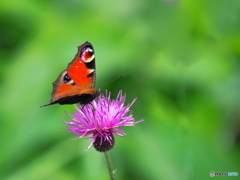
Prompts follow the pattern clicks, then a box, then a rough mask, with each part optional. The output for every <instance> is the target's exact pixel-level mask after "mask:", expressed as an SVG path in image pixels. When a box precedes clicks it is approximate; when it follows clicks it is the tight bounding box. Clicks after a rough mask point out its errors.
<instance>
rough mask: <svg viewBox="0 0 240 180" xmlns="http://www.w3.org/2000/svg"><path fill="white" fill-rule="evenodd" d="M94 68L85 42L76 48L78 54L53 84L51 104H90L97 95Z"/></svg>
mask: <svg viewBox="0 0 240 180" xmlns="http://www.w3.org/2000/svg"><path fill="white" fill-rule="evenodd" d="M95 84H96V68H95V55H94V49H93V46H92V44H91V43H89V42H85V43H84V44H82V45H81V46H79V47H78V52H77V54H76V56H75V57H74V59H73V60H72V62H71V63H69V64H68V67H67V69H66V70H64V71H63V72H62V73H61V74H60V75H59V77H58V78H57V80H56V81H55V82H53V92H52V99H51V102H50V103H49V104H46V105H43V106H41V107H44V106H48V105H52V104H57V103H59V104H75V103H80V104H81V105H85V104H88V103H90V102H92V100H94V99H95V98H96V97H97V96H98V95H99V94H100V91H99V90H95V89H94V88H95Z"/></svg>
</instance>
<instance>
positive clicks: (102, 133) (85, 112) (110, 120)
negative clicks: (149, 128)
mask: <svg viewBox="0 0 240 180" xmlns="http://www.w3.org/2000/svg"><path fill="white" fill-rule="evenodd" d="M110 95H111V93H110V92H108V91H106V96H104V95H103V94H101V95H100V96H99V98H98V99H96V100H94V101H92V102H91V103H90V104H87V105H84V106H78V107H77V106H75V108H76V110H77V111H76V112H75V113H74V114H73V115H70V114H68V115H69V116H70V117H71V118H72V120H71V121H70V122H67V121H64V123H65V124H68V125H69V127H68V128H65V129H69V130H70V132H71V133H75V134H76V136H78V138H75V139H79V138H82V137H85V139H92V141H91V143H90V145H89V146H88V148H87V149H86V150H88V149H89V148H90V147H91V146H92V145H94V147H95V149H96V150H97V151H100V152H104V151H108V150H110V149H112V148H113V146H114V143H115V139H114V136H113V135H114V134H115V135H117V136H126V135H127V134H126V133H124V130H121V129H118V127H120V126H135V124H137V123H139V122H142V121H143V120H140V121H134V118H133V115H132V114H131V111H130V107H131V106H132V105H133V103H134V102H135V101H136V99H134V100H133V101H132V103H131V104H128V105H127V106H124V103H125V99H126V95H122V91H119V93H118V96H117V98H116V100H112V99H110Z"/></svg>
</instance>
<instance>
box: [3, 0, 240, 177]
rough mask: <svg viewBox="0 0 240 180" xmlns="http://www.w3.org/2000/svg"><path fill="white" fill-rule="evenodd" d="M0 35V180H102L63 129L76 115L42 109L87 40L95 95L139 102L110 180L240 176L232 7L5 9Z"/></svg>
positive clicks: (116, 4) (102, 167)
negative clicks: (99, 91)
mask: <svg viewBox="0 0 240 180" xmlns="http://www.w3.org/2000/svg"><path fill="white" fill-rule="evenodd" d="M0 36H1V38H0V59H1V61H0V70H1V71H0V72H1V76H0V82H1V86H0V94H1V108H0V120H1V121H0V135H1V148H0V149H1V150H0V151H1V153H0V179H3V180H33V179H34V180H53V179H58V180H75V179H81V180H85V179H98V180H105V179H108V172H107V167H106V164H105V159H104V155H103V154H102V153H99V152H96V151H95V149H94V148H91V149H90V150H89V151H87V152H86V153H82V151H84V150H85V148H86V147H87V146H88V144H89V142H90V141H89V140H85V141H83V140H72V141H70V140H69V139H70V138H74V137H75V136H74V135H73V134H70V133H69V132H68V131H67V130H64V129H62V127H66V126H65V125H64V124H63V122H62V120H69V119H70V118H69V117H67V115H66V114H65V113H64V112H69V113H72V112H74V108H73V106H72V105H65V106H60V105H54V106H49V107H45V108H40V106H41V105H44V104H46V103H49V102H50V95H51V92H52V84H51V83H52V82H53V81H55V79H56V78H57V77H58V75H59V73H60V72H61V71H63V70H64V69H65V68H66V67H67V64H68V63H69V62H70V61H71V60H72V59H73V57H74V56H75V54H76V52H77V46H79V45H81V44H82V43H84V42H85V41H89V42H91V43H92V44H93V45H94V48H95V52H96V60H97V61H96V63H97V64H96V66H97V88H101V89H102V90H103V91H105V89H108V90H109V91H111V92H112V94H113V98H115V96H116V94H117V93H118V91H119V90H121V89H122V90H123V92H124V93H126V94H127V102H128V103H129V102H131V101H132V99H133V98H135V97H137V98H138V101H137V102H136V103H135V104H134V106H133V108H132V110H133V114H134V116H135V118H136V120H140V119H142V118H143V119H144V120H145V121H144V122H142V123H139V124H138V125H137V126H136V127H125V128H123V129H124V130H126V132H129V133H130V134H129V135H128V136H125V137H116V145H115V147H114V149H113V150H111V155H112V158H113V163H114V166H115V168H116V169H117V173H116V177H117V179H124V180H132V179H138V180H145V179H151V180H157V179H168V180H175V179H211V178H210V176H209V174H210V171H215V172H238V173H240V161H239V160H240V108H239V107H240V106H239V105H240V95H239V89H240V3H239V1H238V0H231V1H228V0H211V1H209V0H195V1H190V0H186V1H184V0H182V1H179V2H163V1H161V0H145V1H144V0H142V1H138V0H132V1H129V0H121V1H108V0H103V1H93V0H89V1H80V0H79V1H77V0H69V1H64V0H58V1H57V0H48V1H47V0H42V1H40V0H38V1H31V0H22V1H20V0H16V1H7V0H2V1H0ZM120 74H125V76H124V77H123V78H120V79H118V80H116V81H114V82H113V83H111V84H109V85H107V86H105V87H103V86H104V84H105V83H107V82H108V81H110V80H111V79H113V78H115V77H116V76H118V75H120ZM80 144H82V145H81V146H80ZM218 178H219V177H215V179H218ZM226 178H227V177H226ZM226 178H224V179H226ZM238 178H239V177H238ZM221 179H222V178H221ZM232 179H236V178H232Z"/></svg>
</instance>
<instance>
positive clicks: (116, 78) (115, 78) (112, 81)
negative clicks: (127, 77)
mask: <svg viewBox="0 0 240 180" xmlns="http://www.w3.org/2000/svg"><path fill="white" fill-rule="evenodd" d="M123 76H124V74H121V75H120V76H118V77H116V78H114V79H113V80H111V81H109V82H107V83H106V84H104V85H103V87H104V86H106V85H108V84H110V83H112V82H113V81H115V80H117V79H119V78H121V77H123Z"/></svg>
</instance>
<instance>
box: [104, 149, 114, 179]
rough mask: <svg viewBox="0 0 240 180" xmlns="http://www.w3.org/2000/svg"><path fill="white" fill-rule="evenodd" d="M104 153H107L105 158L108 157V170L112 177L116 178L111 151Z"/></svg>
mask: <svg viewBox="0 0 240 180" xmlns="http://www.w3.org/2000/svg"><path fill="white" fill-rule="evenodd" d="M104 155H105V158H106V161H107V165H108V172H109V176H110V179H111V180H115V171H114V169H113V163H112V159H111V156H110V153H109V151H105V152H104Z"/></svg>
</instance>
